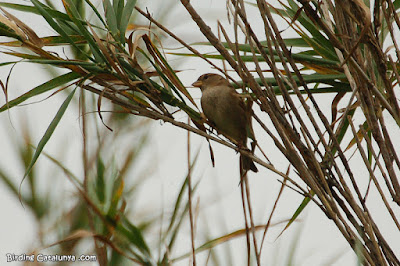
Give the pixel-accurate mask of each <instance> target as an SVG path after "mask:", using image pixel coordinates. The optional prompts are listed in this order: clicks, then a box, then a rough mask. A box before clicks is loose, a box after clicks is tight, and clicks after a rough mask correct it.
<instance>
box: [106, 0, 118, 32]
mask: <svg viewBox="0 0 400 266" xmlns="http://www.w3.org/2000/svg"><path fill="white" fill-rule="evenodd" d="M103 8H104V13H105V14H106V21H107V26H108V28H109V30H110V31H111V33H112V34H114V35H117V33H118V23H117V18H116V16H115V12H114V8H113V6H112V5H111V2H110V0H103Z"/></svg>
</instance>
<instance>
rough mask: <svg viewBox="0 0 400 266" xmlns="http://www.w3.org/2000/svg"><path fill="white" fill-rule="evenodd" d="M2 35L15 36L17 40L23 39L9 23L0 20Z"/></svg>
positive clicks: (0, 34)
mask: <svg viewBox="0 0 400 266" xmlns="http://www.w3.org/2000/svg"><path fill="white" fill-rule="evenodd" d="M0 36H5V37H10V38H14V39H17V40H22V39H21V37H20V36H19V35H18V34H17V33H16V32H15V30H13V29H12V28H10V27H9V26H8V25H6V24H4V23H2V22H0Z"/></svg>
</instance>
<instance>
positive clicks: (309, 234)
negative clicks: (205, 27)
mask: <svg viewBox="0 0 400 266" xmlns="http://www.w3.org/2000/svg"><path fill="white" fill-rule="evenodd" d="M156 2H157V3H156ZM167 2H168V3H171V2H172V1H139V3H140V4H141V6H142V7H145V6H147V7H148V8H149V10H150V11H151V12H152V13H153V15H154V17H155V18H157V16H158V15H159V14H161V13H160V10H159V9H158V8H159V7H160V4H161V3H162V4H163V5H164V4H167ZM192 2H193V5H194V6H195V7H196V8H197V9H198V11H199V13H200V14H201V15H204V16H205V19H207V21H208V22H209V25H210V26H211V27H212V29H213V30H215V29H216V18H218V19H220V20H221V21H223V22H224V25H227V28H228V27H229V26H228V24H227V21H226V13H225V1H192ZM250 10H251V8H250V7H249V11H250ZM252 11H254V12H256V10H255V9H254V10H252ZM169 12H170V14H169V15H171V16H168V17H167V18H164V19H166V20H164V23H166V25H167V26H168V27H169V28H170V29H171V30H172V31H173V32H174V33H176V34H177V35H178V36H180V37H181V38H182V39H183V40H185V41H187V42H189V43H193V42H198V41H205V38H204V37H203V36H202V35H201V33H200V32H199V31H198V30H197V27H196V26H195V24H194V23H193V22H192V21H191V19H190V17H189V15H188V14H187V13H186V11H185V10H184V9H183V8H182V7H180V4H179V3H177V4H175V7H174V5H172V6H170V7H169ZM15 14H16V15H20V14H22V13H18V12H15ZM256 14H257V13H254V17H256ZM20 17H21V16H20ZM21 18H22V19H23V20H24V21H25V22H29V25H31V26H32V28H34V29H35V30H37V31H38V33H39V35H40V36H45V35H49V34H51V31H50V28H49V26H48V25H47V24H46V23H44V22H43V21H42V20H40V19H38V17H36V16H28V15H26V14H23V16H22V17H21ZM141 21H142V23H145V20H141ZM282 25H283V24H282ZM260 26H261V24H260ZM285 28H286V26H284V28H283V29H285ZM257 30H259V31H261V32H262V29H261V28H259V29H257ZM228 31H229V32H231V31H230V30H229V28H228ZM165 46H166V47H169V48H176V47H180V45H179V44H177V43H176V42H173V41H167V42H166V44H165ZM199 49H201V48H199ZM3 60H4V61H6V60H12V58H11V57H6V56H4V57H3V55H2V59H1V61H3ZM171 60H172V61H171V62H173V64H174V65H175V66H176V68H177V69H179V70H182V72H180V73H179V77H180V78H181V79H182V81H183V82H184V84H185V85H186V86H190V84H191V83H192V82H194V81H195V80H196V79H197V77H198V76H199V75H201V74H203V73H205V72H215V70H212V69H210V67H209V66H208V65H207V64H206V63H204V62H202V61H201V60H199V59H194V58H189V59H181V58H172V59H171ZM43 68H44V67H43V66H38V65H30V64H19V65H17V67H16V68H15V69H14V71H13V74H12V76H11V81H10V85H9V98H10V99H13V98H14V97H16V96H18V95H20V94H21V93H23V92H26V91H27V90H29V89H31V88H33V87H34V86H36V85H39V84H41V83H42V82H44V81H46V79H47V78H48V77H47V76H46V75H45V74H43V73H44V71H42V69H43ZM3 69H7V68H2V70H3ZM0 73H1V79H2V80H3V81H4V79H5V77H6V75H7V73H8V72H7V71H4V72H3V71H2V72H0ZM191 92H192V96H193V97H194V98H195V99H196V101H197V103H198V105H199V99H200V96H201V95H200V92H199V91H198V90H196V89H193V90H191ZM46 96H47V95H46ZM44 98H45V96H41V97H39V99H37V100H42V99H44ZM64 98H65V95H58V96H56V97H51V98H50V99H47V100H45V101H43V102H40V103H37V104H30V105H27V106H23V107H18V108H13V109H12V110H11V111H10V112H9V113H7V112H4V113H1V114H0V124H1V127H0V149H1V153H0V166H1V168H2V169H5V170H6V171H7V173H9V174H10V175H12V176H14V177H15V180H17V182H20V180H21V178H22V176H23V173H24V169H21V168H20V167H19V166H20V164H19V163H18V158H17V156H16V150H17V143H18V139H20V138H22V137H23V136H22V133H21V132H22V129H23V127H22V125H24V126H26V127H28V128H29V129H30V130H31V132H33V133H34V136H33V137H34V140H33V143H36V144H37V143H38V142H39V140H40V138H41V136H42V135H43V133H44V132H45V130H46V128H47V127H48V125H49V123H50V122H51V120H52V119H53V117H54V115H55V113H56V112H57V110H58V108H59V106H60V105H61V103H62V101H63V100H64ZM317 100H318V101H322V102H323V104H321V106H323V107H324V108H325V109H324V110H323V111H324V112H326V113H327V116H328V117H330V110H329V104H330V103H331V100H332V96H331V95H324V96H319V97H317ZM30 102H32V101H30ZM3 103H4V96H3V95H1V96H0V104H1V105H2V104H3ZM324 103H326V104H324ZM72 104H74V103H72ZM74 110H75V111H67V112H66V113H65V115H64V117H63V119H62V121H61V123H60V125H59V127H58V128H57V130H56V132H55V135H54V136H53V138H52V139H51V140H50V141H49V143H48V144H47V146H46V148H45V151H46V152H48V153H49V154H51V155H56V154H60V152H59V151H60V150H63V153H62V154H63V155H62V157H61V158H58V159H60V160H62V161H63V162H64V163H65V164H66V165H67V166H68V167H70V168H71V169H73V170H74V172H75V173H76V174H78V175H81V173H82V169H81V165H80V159H79V158H80V157H79V156H80V152H81V143H82V133H81V129H80V120H79V114H78V113H77V112H76V108H74ZM255 111H256V112H258V111H259V110H258V109H257V107H256V108H255ZM23 117H25V118H23ZM93 117H95V119H96V118H97V117H96V115H95V114H94V115H93ZM176 117H177V118H178V119H179V120H181V121H186V120H187V117H186V116H185V115H184V114H182V113H178V114H176ZM24 119H25V120H24ZM263 119H264V120H265V121H266V123H267V125H268V126H270V127H272V125H271V123H269V120H268V119H267V118H266V117H264V116H263ZM393 130H396V127H395V126H393ZM150 131H151V132H152V134H151V141H150V145H148V147H146V149H147V150H146V151H145V154H146V155H145V156H143V158H141V160H140V164H138V165H137V167H138V168H139V169H140V170H149V171H152V172H153V173H154V174H153V175H152V177H150V178H149V179H148V180H146V181H145V183H144V185H143V187H142V188H141V194H140V196H139V197H137V198H136V201H137V202H136V203H135V205H136V206H137V207H136V208H139V210H141V212H143V214H144V215H148V216H149V217H151V215H152V213H150V211H151V210H157V212H158V213H159V212H161V210H166V211H172V209H171V208H172V206H173V205H172V204H171V201H172V200H173V199H175V198H176V195H177V193H178V191H179V189H180V186H181V184H182V182H183V179H184V177H185V176H186V173H187V167H186V161H187V158H186V150H187V132H186V131H184V130H182V129H179V128H175V127H173V126H171V125H169V124H165V123H161V122H152V125H151V130H150ZM255 131H256V136H257V137H258V140H259V142H260V145H261V146H262V147H263V148H264V150H265V152H266V153H267V155H268V156H269V157H270V159H271V160H272V162H273V163H274V165H275V166H276V167H277V168H279V169H280V170H282V171H284V169H285V168H286V167H287V163H286V162H285V160H284V159H283V156H282V155H281V154H280V153H279V151H277V150H276V149H275V147H274V145H273V144H272V141H271V140H270V139H269V138H268V137H265V134H264V133H263V132H262V131H261V130H260V129H259V128H258V127H256V128H255ZM109 134H113V133H111V132H110V133H109ZM191 140H192V145H191V148H192V158H193V157H194V156H195V154H196V153H197V152H198V151H200V153H199V161H198V163H197V164H196V167H195V169H194V173H193V179H194V180H193V182H198V181H200V183H199V184H200V185H199V188H198V190H197V192H196V194H195V196H194V204H198V208H199V214H198V217H197V220H196V225H197V234H198V236H199V238H198V239H196V245H197V246H200V245H201V244H202V243H204V239H202V238H201V236H202V235H203V234H202V232H204V230H208V231H209V234H210V236H211V237H218V236H221V235H224V234H227V233H229V232H232V231H234V230H238V229H241V228H243V226H244V221H243V211H242V204H241V196H240V187H239V186H238V180H239V177H238V155H237V154H235V153H234V152H233V151H231V150H229V149H227V148H225V147H222V146H220V145H218V144H215V143H214V144H213V149H214V153H215V158H216V167H215V168H213V167H212V166H211V163H210V158H209V151H208V145H207V142H206V141H205V140H204V139H203V138H201V137H198V136H195V135H193V134H192V135H191ZM126 141H128V142H129V141H130V140H129V139H127V140H126ZM60 145H61V146H60ZM110 148H115V147H110ZM76 154H79V156H76ZM258 155H260V154H258ZM353 160H354V161H353V164H352V166H353V167H354V169H353V170H354V173H356V178H358V179H361V180H362V179H365V183H366V182H367V181H368V174H367V172H366V171H365V169H364V168H363V167H362V164H361V161H360V158H359V157H358V156H357V155H356V156H355V157H354V159H353ZM357 162H358V163H357ZM36 167H38V171H39V173H43V175H44V176H51V174H49V173H56V171H59V170H58V169H57V168H56V167H54V165H52V164H51V163H49V161H48V160H47V159H45V158H43V157H42V158H40V159H39V161H38V163H37V165H36ZM259 169H260V172H259V173H257V174H250V176H249V178H250V184H251V187H252V204H253V211H254V214H255V221H256V224H263V223H264V224H265V223H266V221H267V219H268V215H269V213H270V211H271V208H272V206H273V203H274V201H275V199H276V197H277V194H278V191H279V189H280V183H279V182H278V181H277V179H278V177H277V176H276V175H274V174H272V173H271V172H268V171H266V170H264V169H262V167H259ZM54 176H55V177H57V178H58V179H59V180H57V178H54V179H51V178H50V179H49V180H46V179H41V184H40V186H42V187H43V191H48V190H49V189H48V188H51V191H52V193H57V194H60V193H61V194H63V195H65V196H66V198H68V196H69V195H71V198H72V197H73V196H74V189H73V187H72V186H71V185H70V184H68V182H66V181H65V179H61V180H60V178H61V177H60V175H58V174H57V175H56V174H55V175H54ZM23 189H24V188H23ZM375 196H376V191H375V190H372V191H371V195H370V200H369V202H368V203H369V206H370V208H371V212H372V213H377V211H379V210H380V209H382V210H383V208H381V207H382V206H381V203H380V202H379V203H377V204H374V200H373V197H375ZM371 198H372V200H371ZM301 200H302V198H301V197H300V196H299V195H297V194H296V193H294V192H292V191H290V190H288V189H286V190H285V192H284V194H283V196H282V200H281V202H280V204H279V206H278V209H277V211H276V215H275V216H274V219H273V222H279V221H282V220H285V219H288V218H290V217H291V215H292V214H293V212H294V211H295V209H296V208H297V207H298V205H299V204H300V202H301ZM71 204H72V203H71ZM394 209H395V211H396V213H397V214H399V212H398V208H397V209H396V207H394ZM0 211H1V213H2V214H3V215H2V218H1V222H0V225H1V226H0V265H18V263H11V264H7V263H5V261H6V256H5V254H6V253H14V254H21V253H26V252H29V251H30V248H31V247H32V246H40V245H38V243H37V240H36V239H35V236H36V235H37V225H36V224H35V223H33V217H32V214H31V213H30V212H29V211H28V210H27V209H24V208H23V206H21V204H20V203H19V202H18V200H16V198H15V197H14V196H13V195H12V194H11V193H10V192H9V191H8V190H7V189H5V188H4V186H3V185H0ZM166 215H168V213H166ZM373 218H374V219H376V222H377V223H378V224H380V225H382V224H385V222H386V221H387V220H388V216H387V214H386V213H384V212H382V213H379V214H378V215H376V216H375V217H373ZM283 226H284V224H281V225H278V226H275V227H273V228H272V229H271V231H270V232H269V233H268V235H267V238H266V241H265V243H264V250H263V253H262V254H263V257H262V261H263V265H286V263H287V259H288V258H290V257H291V256H292V255H291V254H290V252H291V250H292V249H293V247H292V245H295V247H296V254H295V255H294V261H293V265H356V258H355V256H354V254H353V252H352V251H351V250H350V248H349V245H348V244H347V242H346V241H345V240H344V238H342V236H341V234H340V233H339V231H338V230H337V229H336V227H335V226H334V225H333V224H332V223H331V222H330V221H329V220H328V219H327V218H326V217H325V216H324V215H323V213H322V212H321V211H320V210H319V209H318V208H317V207H315V206H314V205H313V204H310V205H309V206H308V207H307V210H306V211H304V212H303V214H302V215H301V216H300V218H299V221H298V222H297V223H296V224H295V225H293V226H292V227H291V228H290V229H289V230H287V231H286V233H284V234H283V236H281V237H280V238H279V239H276V238H277V236H278V234H279V233H280V232H281V230H282V229H283ZM382 230H383V232H382V233H383V234H384V236H385V237H387V240H388V241H389V242H390V243H391V244H392V248H393V250H394V252H397V253H396V254H397V255H398V256H400V253H399V250H400V240H399V239H400V237H399V233H398V232H396V231H395V230H394V229H393V228H392V225H391V224H390V226H388V227H385V226H382ZM189 232H190V231H189V226H188V225H185V227H184V229H183V231H182V233H181V235H180V238H179V244H178V248H177V249H176V250H175V253H174V255H175V256H178V255H181V254H184V253H186V252H188V251H189V250H190V234H189ZM185 233H186V235H185ZM296 239H297V241H298V242H297V244H296V243H295V240H296ZM54 240H55V239H54ZM49 243H51V239H49ZM228 245H229V246H230V247H231V249H232V250H234V253H233V254H230V255H228V253H225V252H226V247H225V246H224V245H223V246H220V247H217V248H216V250H217V252H218V254H219V255H220V254H227V255H226V259H227V260H226V261H222V265H229V264H230V263H232V262H234V264H235V265H244V261H245V255H246V248H245V239H244V238H243V237H242V238H238V239H236V240H233V241H231V242H230V243H229V244H228ZM43 253H46V250H44V251H43ZM76 255H79V254H76ZM206 255H207V252H204V253H201V254H200V255H199V256H198V257H197V258H198V263H199V264H198V265H204V262H205V259H206ZM229 256H232V258H231V260H229V259H228V257H229ZM220 257H224V256H220ZM74 265H78V263H76V264H74ZM83 265H92V264H90V263H84V264H83ZM94 265H95V264H94ZM176 265H188V263H187V261H184V262H182V263H177V264H176Z"/></svg>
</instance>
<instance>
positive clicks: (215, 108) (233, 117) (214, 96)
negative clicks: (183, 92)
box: [192, 73, 258, 172]
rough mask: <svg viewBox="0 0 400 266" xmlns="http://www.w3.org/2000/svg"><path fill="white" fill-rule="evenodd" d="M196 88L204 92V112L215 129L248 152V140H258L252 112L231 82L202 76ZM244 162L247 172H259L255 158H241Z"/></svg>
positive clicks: (202, 101)
mask: <svg viewBox="0 0 400 266" xmlns="http://www.w3.org/2000/svg"><path fill="white" fill-rule="evenodd" d="M192 85H193V86H195V87H199V88H200V90H201V93H202V96H201V108H202V109H203V113H204V115H205V116H206V117H207V119H208V120H209V121H210V123H211V125H212V127H213V128H215V129H216V130H217V132H218V133H219V134H222V135H224V136H225V137H226V138H228V139H229V140H231V141H232V142H233V143H235V144H236V145H238V147H239V148H245V149H247V138H248V137H250V138H252V139H253V140H254V133H253V128H252V126H251V111H250V108H246V105H245V103H244V101H243V99H242V97H241V96H240V94H239V93H237V92H236V90H235V88H233V87H232V86H231V84H230V83H229V81H228V80H226V79H225V78H224V77H222V76H220V75H217V74H211V73H208V74H204V75H202V76H200V77H199V79H198V80H197V81H196V82H194V83H193V84H192ZM240 160H241V165H242V167H243V170H245V171H247V170H252V171H253V172H258V169H257V167H256V166H255V164H254V162H253V161H252V160H251V158H249V157H248V156H246V155H243V154H241V155H240Z"/></svg>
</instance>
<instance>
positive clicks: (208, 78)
mask: <svg viewBox="0 0 400 266" xmlns="http://www.w3.org/2000/svg"><path fill="white" fill-rule="evenodd" d="M220 85H229V82H228V81H227V80H226V79H225V78H224V77H222V76H220V75H218V74H213V73H207V74H204V75H201V76H200V77H199V78H198V79H197V81H196V82H194V83H193V84H192V86H194V87H198V88H200V89H201V90H202V91H203V90H204V89H206V88H207V87H210V86H220Z"/></svg>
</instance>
